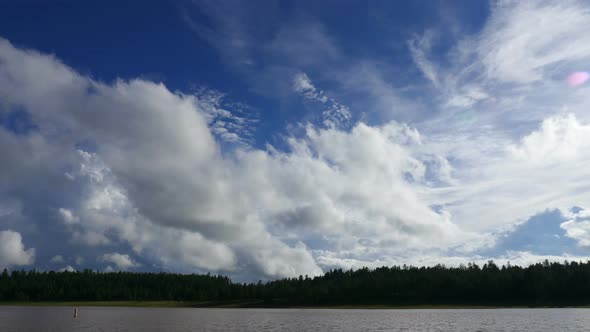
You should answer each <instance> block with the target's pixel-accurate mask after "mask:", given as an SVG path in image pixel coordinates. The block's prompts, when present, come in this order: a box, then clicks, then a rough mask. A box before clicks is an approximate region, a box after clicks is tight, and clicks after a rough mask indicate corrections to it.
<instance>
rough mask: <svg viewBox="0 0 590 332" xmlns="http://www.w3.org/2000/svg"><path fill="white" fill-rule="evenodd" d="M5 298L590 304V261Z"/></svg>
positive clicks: (69, 275)
mask: <svg viewBox="0 0 590 332" xmlns="http://www.w3.org/2000/svg"><path fill="white" fill-rule="evenodd" d="M0 301H5V302H6V301H191V302H218V303H223V302H224V301H225V302H227V301H237V302H243V303H252V305H253V306H322V305H424V304H428V305H430V304H432V305H526V306H540V305H553V306H559V305H587V304H590V262H571V263H570V262H567V261H566V262H564V263H557V262H554V263H549V262H548V261H545V262H543V263H538V264H533V265H530V266H527V267H520V266H511V265H509V264H508V265H503V266H501V267H499V266H497V265H496V264H495V263H494V262H493V261H489V262H487V263H486V264H484V265H483V266H481V267H480V266H478V265H477V264H475V263H469V264H467V265H461V266H459V267H445V266H443V265H437V266H431V267H413V266H405V265H404V266H393V267H380V268H376V269H368V268H362V269H357V270H347V271H346V270H342V269H333V270H330V271H328V272H326V273H325V274H324V275H322V276H316V277H313V278H312V277H308V276H299V277H297V278H285V279H280V280H273V281H267V282H262V281H259V282H257V283H239V282H232V281H231V280H230V279H229V278H228V277H225V276H219V275H211V274H207V275H202V274H175V273H137V272H111V273H103V272H97V271H92V270H84V271H80V272H67V271H66V272H54V271H48V272H47V271H45V272H40V271H35V270H32V271H24V270H14V271H10V272H9V271H7V270H6V269H5V270H4V271H3V272H2V274H1V275H0Z"/></svg>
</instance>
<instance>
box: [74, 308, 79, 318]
mask: <svg viewBox="0 0 590 332" xmlns="http://www.w3.org/2000/svg"><path fill="white" fill-rule="evenodd" d="M74 318H78V308H74Z"/></svg>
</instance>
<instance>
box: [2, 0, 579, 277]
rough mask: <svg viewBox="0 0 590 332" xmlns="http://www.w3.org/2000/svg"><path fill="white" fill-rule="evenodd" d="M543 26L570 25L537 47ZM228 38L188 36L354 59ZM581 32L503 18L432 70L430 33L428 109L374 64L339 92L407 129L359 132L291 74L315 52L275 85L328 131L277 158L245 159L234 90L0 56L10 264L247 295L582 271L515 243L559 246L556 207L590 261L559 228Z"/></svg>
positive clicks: (573, 24) (506, 7)
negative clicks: (337, 276)
mask: <svg viewBox="0 0 590 332" xmlns="http://www.w3.org/2000/svg"><path fill="white" fill-rule="evenodd" d="M205 5H206V7H207V8H208V9H207V10H209V11H212V12H216V11H218V10H219V8H218V7H217V6H215V4H205ZM231 15H233V16H236V15H237V16H240V15H239V14H238V13H235V12H232V13H231ZM231 15H230V16H231ZM218 16H219V15H217V16H216V17H218ZM188 19H189V18H187V20H188ZM218 19H220V18H219V17H218ZM244 20H245V21H247V20H248V19H247V18H244V19H243V20H242V21H244ZM538 20H541V21H547V22H553V23H555V24H557V27H556V28H555V29H553V30H551V31H545V30H544V29H545V28H542V29H541V31H539V30H538V29H536V25H537V24H536V23H535V22H537V21H538ZM242 21H240V22H242ZM189 22H190V20H189ZM222 23H223V26H224V27H225V28H224V29H221V30H220V31H213V30H211V28H210V27H206V26H203V25H194V22H192V24H193V28H194V29H195V30H196V31H197V33H198V34H199V35H200V36H202V37H203V38H206V39H207V40H209V42H210V43H212V44H213V45H214V46H215V47H216V48H217V49H219V50H224V51H220V52H225V51H227V49H229V50H230V51H232V52H233V51H235V54H234V55H232V56H231V57H230V56H228V59H226V61H237V62H239V63H240V65H239V66H240V67H245V68H249V67H252V66H255V65H256V63H255V60H254V59H257V57H256V56H255V55H256V54H258V53H257V52H260V53H263V54H283V55H284V57H285V58H288V54H287V53H289V52H294V53H297V54H300V53H304V52H305V47H304V46H305V45H306V44H307V43H308V39H310V38H311V39H313V43H316V44H317V45H322V47H319V46H318V47H317V49H319V50H320V51H321V52H320V53H321V54H323V59H333V60H334V61H336V59H338V60H342V58H343V56H342V52H341V51H340V50H339V49H338V48H337V47H336V44H335V43H334V42H333V40H332V39H330V38H329V37H327V36H326V35H325V31H324V29H323V28H322V27H321V26H320V25H310V26H309V27H307V29H308V30H309V31H310V34H309V36H301V35H300V34H296V33H294V32H293V31H292V30H293V29H292V27H291V26H289V27H284V28H282V29H279V30H280V31H281V32H280V33H278V34H277V36H279V37H276V36H274V37H272V38H271V37H269V39H270V41H268V43H266V44H265V45H266V47H262V48H256V47H251V43H253V41H252V35H254V34H256V32H252V31H249V30H248V31H242V30H241V29H240V27H241V26H242V24H241V23H240V24H238V23H235V22H234V21H232V20H230V19H229V18H228V21H223V22H222ZM548 26H551V24H548ZM582 26H584V27H585V28H586V27H587V26H590V15H588V9H587V8H586V7H585V6H583V4H582V3H579V2H567V3H564V4H554V3H552V2H539V3H534V4H520V3H516V2H499V3H498V4H496V5H494V6H493V8H492V12H491V17H490V18H489V20H488V21H487V22H486V24H485V25H484V27H483V29H482V30H481V31H480V32H479V33H478V34H477V35H476V36H468V37H466V38H464V39H461V40H459V41H457V43H456V45H454V46H453V47H452V48H451V49H450V50H449V51H448V54H445V56H446V57H448V58H447V60H448V65H444V66H443V65H440V64H438V63H437V62H435V61H434V59H435V58H436V56H435V55H434V54H433V52H434V51H433V50H435V49H436V47H435V46H436V43H437V35H436V33H434V32H432V31H434V30H428V32H427V33H426V34H425V35H423V36H414V37H412V39H410V41H409V42H408V43H406V44H405V45H406V46H408V52H409V53H408V54H409V56H411V57H413V60H414V62H415V64H416V69H417V70H419V72H421V73H422V74H423V75H424V77H425V78H426V79H427V82H426V84H425V85H424V86H422V87H421V88H423V89H424V90H421V91H427V93H428V97H429V98H428V99H431V104H430V105H429V106H432V107H431V108H429V109H427V110H425V108H426V107H425V105H423V104H422V100H420V99H419V98H413V97H412V95H411V93H408V91H410V92H412V91H414V90H412V88H411V87H410V88H407V89H401V88H398V85H399V84H401V83H399V82H393V81H391V80H388V79H387V75H386V74H384V72H383V70H382V69H383V68H385V66H383V68H382V67H380V66H379V64H378V63H376V62H371V61H368V60H366V61H359V62H356V63H354V64H353V65H351V66H350V67H349V68H343V70H342V71H341V73H340V74H339V75H334V77H333V78H332V79H334V80H338V81H339V82H340V83H339V84H340V87H341V88H342V89H343V90H345V91H353V92H354V93H359V92H360V93H363V94H366V95H368V96H369V97H370V98H371V99H372V100H373V101H374V102H373V103H372V105H374V106H375V108H374V109H371V110H366V111H367V112H368V111H371V112H375V113H379V114H381V115H383V114H385V113H388V115H389V117H390V118H397V117H398V115H399V114H402V113H405V114H410V113H411V114H410V115H409V116H408V117H407V118H400V119H398V120H397V121H396V120H392V121H389V120H388V121H376V120H375V119H383V117H373V118H372V119H373V120H374V121H372V122H371V121H360V122H353V121H352V119H354V118H357V117H356V116H353V115H354V107H350V108H349V107H347V106H344V103H340V102H339V101H337V100H336V97H332V94H330V95H329V96H328V93H326V92H324V90H322V89H320V88H318V87H316V85H315V84H314V82H312V80H311V79H310V76H313V75H311V74H310V75H309V76H308V74H307V71H306V72H303V71H301V70H299V69H297V68H300V67H306V68H312V67H314V66H317V65H318V62H315V61H314V57H313V56H309V54H306V56H300V57H298V59H299V60H298V61H296V60H292V63H290V65H289V66H285V67H281V68H282V69H277V68H278V67H273V68H274V69H271V68H270V67H264V69H263V70H262V71H273V70H275V69H276V70H277V72H280V73H281V75H282V74H285V77H287V79H286V81H287V82H288V84H287V88H288V91H289V93H297V94H299V95H300V96H301V97H303V98H301V99H303V100H304V101H305V102H307V103H312V104H314V106H315V107H314V108H316V109H317V108H320V109H321V110H322V111H321V117H319V118H320V119H321V121H318V122H317V123H315V122H314V121H310V122H311V123H306V122H302V123H299V124H297V125H296V126H297V128H298V129H300V131H299V132H297V133H296V134H294V133H287V134H285V135H284V136H282V138H283V139H284V141H281V142H280V144H274V145H271V144H266V146H264V147H255V146H253V144H251V143H252V141H253V136H254V134H253V133H254V129H253V127H254V125H255V123H256V119H253V118H251V117H249V115H248V114H246V113H247V112H242V111H243V107H244V105H241V104H239V103H231V102H227V101H226V100H225V99H224V98H225V96H224V95H223V94H222V93H220V92H216V91H213V90H207V89H201V90H198V91H196V92H193V93H188V92H179V91H170V89H169V88H168V87H167V86H165V85H164V84H157V83H154V82H150V81H147V80H143V79H131V80H122V79H121V80H117V81H115V82H112V83H105V82H100V81H97V80H94V79H92V78H90V77H88V76H85V75H82V74H80V73H78V72H76V71H75V70H73V69H72V68H70V67H68V66H67V65H65V64H63V63H61V62H60V60H59V59H57V58H56V57H54V56H51V55H47V54H42V53H39V52H36V51H32V50H25V49H21V48H17V47H15V46H13V45H12V44H11V43H10V42H8V41H6V40H4V39H0V100H1V103H0V114H2V116H11V117H13V118H15V119H18V123H19V125H18V126H16V125H6V124H5V123H2V125H1V126H0V154H1V155H2V156H3V160H5V162H3V163H2V164H0V231H1V233H0V236H2V237H4V240H5V241H2V242H0V264H4V265H7V266H22V265H31V264H33V262H34V258H35V255H34V254H35V250H37V252H42V251H43V252H44V255H46V256H47V257H46V258H44V259H46V261H49V262H51V263H53V264H59V265H60V266H63V265H66V264H67V262H73V261H74V260H75V261H76V264H77V267H78V268H81V266H80V265H82V264H84V263H85V262H86V263H88V262H92V263H88V264H94V263H96V264H98V265H99V267H100V268H101V269H106V270H114V269H118V270H127V269H134V268H145V269H153V270H174V271H181V272H195V271H196V272H205V271H213V272H219V273H228V274H231V275H233V276H238V277H243V278H250V279H253V278H272V277H282V276H294V275H299V274H309V275H317V274H319V273H321V272H322V270H326V269H328V268H332V267H346V268H348V267H360V266H371V267H375V266H378V265H383V264H388V265H389V264H435V263H440V262H442V263H447V264H459V263H465V262H467V261H476V262H479V261H486V260H488V259H490V258H494V259H498V260H510V261H511V262H512V263H530V262H533V261H535V260H541V259H545V258H549V259H562V258H568V259H583V258H584V257H585V256H583V255H582V254H580V252H579V251H577V250H575V248H574V249H572V247H567V248H566V249H567V250H569V251H568V252H556V251H551V252H545V253H541V252H539V251H538V250H536V249H535V248H530V247H526V246H522V243H520V242H519V243H516V242H514V241H516V240H514V239H521V238H524V237H519V235H522V234H521V233H518V232H530V233H531V234H532V235H533V236H537V238H539V237H543V238H547V236H549V238H551V236H552V235H553V233H552V234H549V235H548V234H546V233H543V232H544V231H546V228H543V227H540V228H539V227H536V225H537V223H538V222H539V220H541V219H534V218H531V217H532V216H537V215H538V214H539V213H543V212H544V211H547V209H557V210H555V211H559V213H557V215H558V216H557V217H555V218H557V219H555V220H558V222H559V225H560V226H559V228H560V229H561V233H559V234H555V235H558V236H565V237H567V238H568V239H570V241H572V240H575V242H576V245H578V247H586V246H588V244H589V243H590V238H589V237H588V234H589V233H590V232H589V229H590V228H589V227H588V220H587V219H585V218H586V217H585V215H584V212H580V211H578V212H577V214H576V215H568V218H567V220H565V221H563V220H561V219H560V218H561V215H562V214H563V215H566V214H567V213H566V212H564V211H567V210H568V209H569V208H570V207H572V206H574V205H576V206H586V205H588V204H589V203H590V196H588V190H587V188H590V182H589V181H590V180H588V179H590V174H589V172H590V171H588V169H589V168H588V167H585V165H587V164H588V162H590V153H589V152H588V151H590V149H588V148H589V146H588V144H589V142H590V129H589V128H590V116H589V115H588V114H587V112H584V111H585V110H587V107H588V106H590V98H589V97H588V95H589V94H588V92H589V90H588V88H586V87H584V86H580V87H577V88H576V89H575V90H574V89H572V87H570V86H567V84H564V77H565V76H566V75H562V76H563V77H562V76H560V74H559V73H561V71H560V70H562V69H563V70H565V69H567V68H570V67H574V66H576V65H579V64H580V63H581V62H583V61H586V60H590V49H586V46H578V44H580V45H590V40H587V34H584V33H582V28H581V27H582ZM306 31H307V30H306ZM584 31H585V30H584ZM526 32H528V33H526ZM533 32H534V33H533ZM537 34H539V35H537ZM280 36H282V37H280ZM281 38H283V39H285V40H293V39H297V38H301V39H302V41H301V42H299V43H294V44H289V43H285V40H283V39H281ZM563 40H566V41H567V45H569V44H572V45H574V46H571V47H568V46H567V45H566V44H564V43H565V42H563ZM309 43H311V42H309ZM314 45H315V44H314ZM551 45H561V46H562V47H561V49H552V48H551ZM289 50H290V51H289ZM287 51H288V52H287ZM229 53H231V52H229ZM438 56H439V57H440V55H438ZM281 59H283V58H281ZM320 62H321V61H320ZM336 62H337V61H336ZM279 67H280V66H279ZM385 69H387V68H385ZM241 70H245V71H248V70H249V69H241ZM273 72H274V71H273ZM326 76H329V75H326ZM271 77H273V78H274V79H276V76H273V75H271ZM313 77H315V76H313ZM324 81H329V79H326V78H325V77H322V78H321V79H318V81H317V82H322V83H323V82H324ZM416 84H418V83H416ZM320 85H321V84H319V85H318V86H320ZM426 86H427V88H426ZM272 91H275V90H272ZM338 100H341V99H340V98H338ZM357 106H358V105H357ZM413 110H416V112H413ZM362 112H365V110H363V111H362ZM424 114H428V116H423V115H424ZM318 115H319V114H318ZM358 118H361V119H363V116H361V115H359V116H358ZM412 119H413V120H412ZM406 120H407V121H406ZM410 120H412V121H410ZM227 143H238V144H233V145H231V146H229V147H228V145H227ZM551 211H554V210H551ZM543 220H544V219H543ZM41 221H42V222H41ZM542 222H545V221H542ZM552 225H553V226H555V225H557V224H555V225H554V224H552ZM555 229H556V227H552V228H551V230H552V232H553V231H555ZM21 234H22V235H21ZM507 234H508V235H507ZM510 234H512V235H510ZM29 239H31V240H30V241H31V242H29ZM511 241H512V242H511ZM23 242H25V243H27V244H29V243H32V245H30V246H32V247H34V248H35V249H33V248H30V249H25V248H26V247H25V245H24V244H23ZM56 242H59V243H56ZM507 243H509V245H507ZM569 244H570V243H569V242H568V245H569ZM52 246H56V247H55V248H54V247H52ZM563 248H565V247H563ZM50 249H51V250H50ZM500 249H501V251H500ZM556 250H558V249H556ZM70 252H75V253H76V254H75V255H76V257H73V256H72V255H71V254H69V253H70ZM65 253H68V254H65ZM52 257H53V258H52ZM66 268H67V269H69V270H73V268H72V266H71V265H66Z"/></svg>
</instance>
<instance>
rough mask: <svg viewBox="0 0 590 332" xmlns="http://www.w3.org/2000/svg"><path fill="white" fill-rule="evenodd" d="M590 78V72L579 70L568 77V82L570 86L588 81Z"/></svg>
mask: <svg viewBox="0 0 590 332" xmlns="http://www.w3.org/2000/svg"><path fill="white" fill-rule="evenodd" d="M589 78H590V74H589V73H588V72H587V71H577V72H575V73H572V74H571V75H570V76H568V77H567V83H568V84H569V85H570V86H578V85H582V84H584V83H586V81H587V80H588V79H589Z"/></svg>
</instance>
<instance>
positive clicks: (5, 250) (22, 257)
mask: <svg viewBox="0 0 590 332" xmlns="http://www.w3.org/2000/svg"><path fill="white" fill-rule="evenodd" d="M34 260H35V249H34V248H29V249H25V245H24V244H23V239H22V236H21V235H20V233H18V232H15V231H11V230H6V231H0V267H2V268H6V267H12V266H22V265H30V264H32V263H33V262H34Z"/></svg>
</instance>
